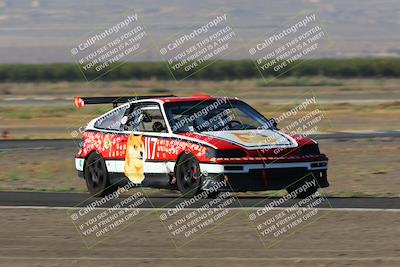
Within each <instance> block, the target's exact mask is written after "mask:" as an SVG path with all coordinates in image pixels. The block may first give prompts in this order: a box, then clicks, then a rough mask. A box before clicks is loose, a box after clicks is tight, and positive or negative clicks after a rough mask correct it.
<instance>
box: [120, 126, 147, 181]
mask: <svg viewBox="0 0 400 267" xmlns="http://www.w3.org/2000/svg"><path fill="white" fill-rule="evenodd" d="M144 161H145V146H144V143H143V141H142V135H139V136H135V135H134V134H131V135H130V136H129V139H128V143H127V145H126V153H125V163H124V173H125V175H126V177H128V178H129V180H131V181H132V182H133V183H135V184H140V183H141V182H142V181H143V180H144V178H145V176H144Z"/></svg>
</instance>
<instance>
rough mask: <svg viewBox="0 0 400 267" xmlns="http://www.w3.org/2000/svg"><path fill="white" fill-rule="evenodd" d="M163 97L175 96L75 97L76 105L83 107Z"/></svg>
mask: <svg viewBox="0 0 400 267" xmlns="http://www.w3.org/2000/svg"><path fill="white" fill-rule="evenodd" d="M162 97H175V96H174V95H149V96H100V97H77V96H76V97H74V102H75V106H76V107H77V108H82V107H84V106H85V105H97V104H113V108H115V107H117V106H118V104H122V103H127V102H131V101H136V100H140V99H153V98H162Z"/></svg>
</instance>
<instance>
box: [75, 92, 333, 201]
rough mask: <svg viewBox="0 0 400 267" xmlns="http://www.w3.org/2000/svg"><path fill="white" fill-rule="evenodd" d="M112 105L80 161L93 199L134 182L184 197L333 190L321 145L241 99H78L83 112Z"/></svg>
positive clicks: (87, 135)
mask: <svg viewBox="0 0 400 267" xmlns="http://www.w3.org/2000/svg"><path fill="white" fill-rule="evenodd" d="M106 103H110V104H111V103H112V104H113V106H114V109H112V110H111V111H109V112H107V113H105V114H104V115H102V116H100V117H98V118H95V119H93V120H92V121H90V122H89V123H88V125H87V126H86V128H85V130H84V132H83V138H82V142H81V143H80V149H79V152H78V153H77V154H76V156H75V166H76V169H77V170H78V174H79V175H80V176H81V177H83V178H84V179H85V181H86V185H87V188H88V190H89V191H90V192H91V193H93V194H96V195H105V194H109V193H111V192H113V191H114V190H116V189H117V188H118V187H120V186H123V185H125V184H127V183H128V182H129V181H130V182H131V183H132V184H135V185H138V186H142V187H153V188H167V189H178V190H180V191H181V192H182V194H184V195H185V196H194V195H195V194H198V193H200V192H203V191H210V192H221V191H226V190H229V191H237V192H245V191H265V190H280V189H287V191H288V192H289V193H291V192H293V191H295V190H296V191H297V192H299V196H300V197H305V196H308V195H310V194H312V193H314V192H315V191H316V190H317V189H318V188H319V187H327V186H329V183H328V180H327V163H328V158H327V157H326V156H325V155H324V154H321V153H320V151H319V147H318V144H317V142H315V141H314V140H312V139H310V138H308V137H305V136H302V135H289V134H286V133H283V132H282V131H279V130H278V129H277V127H276V123H275V122H274V121H273V119H272V120H269V119H266V118H265V117H264V116H263V115H261V114H260V113H259V112H257V111H256V110H255V109H253V108H252V107H250V106H249V105H247V104H246V103H244V102H243V101H241V100H239V99H237V98H225V97H210V96H208V95H192V96H191V97H176V96H145V97H127V96H123V97H75V104H76V105H77V107H83V106H85V105H87V104H106ZM118 105H119V106H118ZM311 182H313V183H311ZM305 183H307V185H311V186H306V187H304V185H305ZM300 187H302V188H303V189H304V190H300V191H298V189H299V188H300Z"/></svg>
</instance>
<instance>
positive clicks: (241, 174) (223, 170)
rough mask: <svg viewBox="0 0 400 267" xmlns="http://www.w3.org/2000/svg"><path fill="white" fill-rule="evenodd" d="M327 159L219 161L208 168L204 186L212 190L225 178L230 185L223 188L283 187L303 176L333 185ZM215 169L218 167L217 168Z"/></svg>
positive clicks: (225, 189) (262, 189)
mask: <svg viewBox="0 0 400 267" xmlns="http://www.w3.org/2000/svg"><path fill="white" fill-rule="evenodd" d="M327 163H328V162H327V161H317V162H296V163H273V164H267V165H262V164H247V165H240V164H234V165H232V164H228V165H220V164H218V165H217V166H213V167H211V168H206V169H208V170H211V172H208V173H203V178H202V179H203V180H202V187H203V190H208V189H210V188H212V187H213V186H215V185H216V184H217V183H220V182H221V181H227V183H226V186H225V187H221V188H219V191H236V192H245V191H266V190H281V189H285V188H287V187H288V186H290V185H291V184H294V183H295V182H297V181H299V180H302V179H315V180H316V181H317V184H318V187H321V188H323V187H328V186H329V182H328V178H327V168H328V166H327ZM208 165H209V164H208ZM200 168H201V167H200ZM201 169H202V171H203V170H204V169H203V168H201ZM215 170H218V171H216V172H213V171H215Z"/></svg>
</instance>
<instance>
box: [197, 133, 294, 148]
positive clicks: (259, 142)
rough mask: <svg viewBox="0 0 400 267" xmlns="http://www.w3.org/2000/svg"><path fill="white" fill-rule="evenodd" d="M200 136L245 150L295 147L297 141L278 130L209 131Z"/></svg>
mask: <svg viewBox="0 0 400 267" xmlns="http://www.w3.org/2000/svg"><path fill="white" fill-rule="evenodd" d="M201 135H203V136H207V137H211V138H216V139H219V140H223V141H227V142H230V143H232V144H235V145H239V146H241V147H244V148H246V149H259V148H277V147H282V148H290V147H297V146H298V143H297V141H296V140H295V139H294V138H292V137H291V136H289V135H287V134H285V133H282V132H280V131H278V130H272V129H263V130H237V131H210V132H202V133H201Z"/></svg>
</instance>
